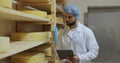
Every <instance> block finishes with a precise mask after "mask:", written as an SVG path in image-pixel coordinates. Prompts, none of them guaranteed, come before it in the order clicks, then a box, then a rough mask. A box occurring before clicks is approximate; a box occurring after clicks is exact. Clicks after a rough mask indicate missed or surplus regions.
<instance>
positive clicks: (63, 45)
mask: <svg viewBox="0 0 120 63" xmlns="http://www.w3.org/2000/svg"><path fill="white" fill-rule="evenodd" d="M56 48H57V49H62V50H68V49H70V50H73V52H74V54H75V55H77V56H78V57H79V58H80V61H79V62H78V63H91V60H92V59H94V58H96V57H97V55H98V51H99V46H98V44H97V41H96V39H95V36H94V34H93V32H92V31H91V30H90V29H89V28H87V27H86V26H84V25H83V24H81V23H79V24H78V26H77V27H76V28H75V29H72V30H71V29H70V28H69V27H66V28H65V29H63V30H62V31H60V33H59V36H58V42H57V44H56Z"/></svg>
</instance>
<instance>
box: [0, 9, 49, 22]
mask: <svg viewBox="0 0 120 63" xmlns="http://www.w3.org/2000/svg"><path fill="white" fill-rule="evenodd" d="M0 19H2V20H8V21H40V22H50V19H47V18H42V17H39V16H35V15H32V14H27V13H23V12H20V11H16V10H13V9H7V8H4V7H0Z"/></svg>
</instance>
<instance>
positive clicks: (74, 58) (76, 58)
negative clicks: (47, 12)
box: [71, 55, 80, 63]
mask: <svg viewBox="0 0 120 63" xmlns="http://www.w3.org/2000/svg"><path fill="white" fill-rule="evenodd" d="M79 60H80V58H79V57H78V56H76V55H75V56H73V58H72V60H71V61H72V63H76V62H79Z"/></svg>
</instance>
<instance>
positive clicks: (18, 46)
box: [0, 40, 49, 59]
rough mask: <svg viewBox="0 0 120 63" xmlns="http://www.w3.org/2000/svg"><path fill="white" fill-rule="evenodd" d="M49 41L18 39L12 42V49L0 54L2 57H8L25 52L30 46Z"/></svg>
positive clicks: (0, 57)
mask: <svg viewBox="0 0 120 63" xmlns="http://www.w3.org/2000/svg"><path fill="white" fill-rule="evenodd" d="M47 42H49V40H44V41H16V42H12V43H11V44H10V50H9V51H8V52H6V53H1V54H0V59H3V58H6V57H8V56H11V55H14V54H17V53H20V52H23V51H25V50H28V49H30V48H33V47H36V46H39V45H42V44H45V43H47Z"/></svg>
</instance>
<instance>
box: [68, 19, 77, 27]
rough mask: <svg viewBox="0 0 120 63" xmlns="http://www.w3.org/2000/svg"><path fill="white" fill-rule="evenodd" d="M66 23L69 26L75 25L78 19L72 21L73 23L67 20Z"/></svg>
mask: <svg viewBox="0 0 120 63" xmlns="http://www.w3.org/2000/svg"><path fill="white" fill-rule="evenodd" d="M66 24H67V25H68V26H70V27H71V26H74V25H75V24H76V19H75V20H74V21H73V22H71V23H67V22H66Z"/></svg>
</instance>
